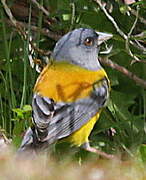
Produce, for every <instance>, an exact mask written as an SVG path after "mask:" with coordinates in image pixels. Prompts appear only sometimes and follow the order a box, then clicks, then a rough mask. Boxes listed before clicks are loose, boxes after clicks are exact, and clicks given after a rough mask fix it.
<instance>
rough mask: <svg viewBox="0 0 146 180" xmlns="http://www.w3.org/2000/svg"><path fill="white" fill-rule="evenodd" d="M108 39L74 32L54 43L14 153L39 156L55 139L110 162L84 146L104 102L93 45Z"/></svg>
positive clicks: (103, 80)
mask: <svg viewBox="0 0 146 180" xmlns="http://www.w3.org/2000/svg"><path fill="white" fill-rule="evenodd" d="M111 37H112V35H111V34H106V33H100V32H95V31H94V30H93V29H87V28H79V29H75V30H73V31H71V32H69V33H67V34H66V35H64V36H63V37H62V38H61V39H60V40H59V41H58V42H57V44H56V46H55V48H54V51H53V53H52V58H51V61H50V63H49V64H48V65H47V66H46V67H45V68H44V69H43V71H42V72H41V74H40V75H39V77H38V79H37V82H36V84H35V87H34V95H33V100H32V109H33V112H32V119H33V126H32V127H30V128H29V129H28V130H27V132H26V134H25V136H24V138H23V141H22V144H21V147H20V148H19V152H24V151H31V150H33V151H35V152H36V151H40V150H43V149H46V148H47V147H48V146H49V145H50V144H52V143H55V142H56V141H59V140H61V139H63V140H65V141H69V142H70V143H71V144H73V145H75V146H79V147H83V148H84V149H86V150H87V151H91V152H95V153H97V154H99V155H102V156H105V157H107V158H111V157H112V155H109V154H106V153H104V152H102V151H99V150H97V149H95V148H93V147H91V146H90V143H89V139H88V138H89V135H90V133H91V131H92V129H93V127H94V125H95V123H96V121H97V120H98V118H99V116H100V113H101V111H102V109H103V107H104V106H105V104H106V101H107V99H108V97H109V90H110V83H109V80H108V77H107V74H106V72H105V71H104V69H103V68H102V66H101V65H100V63H99V61H98V52H99V46H100V44H101V43H103V42H104V41H106V40H108V39H110V38H111Z"/></svg>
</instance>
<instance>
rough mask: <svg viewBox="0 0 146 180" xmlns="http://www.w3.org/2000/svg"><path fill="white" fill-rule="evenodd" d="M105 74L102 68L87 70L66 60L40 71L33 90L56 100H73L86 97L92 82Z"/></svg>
mask: <svg viewBox="0 0 146 180" xmlns="http://www.w3.org/2000/svg"><path fill="white" fill-rule="evenodd" d="M105 76H107V75H106V73H105V71H104V70H103V69H101V70H99V71H89V70H86V69H83V68H80V67H79V66H76V65H72V64H69V63H66V62H58V63H53V64H52V65H48V66H47V67H46V68H45V69H44V70H43V71H42V73H41V74H40V76H39V78H38V80H37V83H36V85H35V88H34V91H35V92H38V93H39V94H41V95H42V96H46V97H49V98H52V99H53V100H54V101H57V102H74V101H75V100H77V99H80V98H84V97H87V96H88V95H89V94H90V92H91V90H92V85H93V83H94V82H95V81H98V80H100V79H102V78H103V77H105Z"/></svg>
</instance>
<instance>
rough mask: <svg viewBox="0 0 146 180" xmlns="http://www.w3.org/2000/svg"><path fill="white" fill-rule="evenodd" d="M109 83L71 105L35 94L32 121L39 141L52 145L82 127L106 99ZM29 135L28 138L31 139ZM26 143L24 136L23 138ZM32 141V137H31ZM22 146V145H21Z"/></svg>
mask: <svg viewBox="0 0 146 180" xmlns="http://www.w3.org/2000/svg"><path fill="white" fill-rule="evenodd" d="M108 91H109V90H108V83H107V80H106V79H105V80H103V82H102V85H101V86H98V84H96V83H95V84H94V85H93V92H92V93H91V95H90V96H89V97H87V98H84V99H79V100H77V101H76V102H73V103H65V102H60V103H55V102H54V101H53V100H52V99H49V98H47V97H42V96H40V95H39V94H34V97H33V102H32V107H33V121H34V123H35V129H36V131H35V133H36V134H35V135H36V136H37V138H38V141H40V142H41V143H42V142H46V143H47V144H51V143H53V142H55V141H56V140H58V139H61V138H64V137H67V136H69V135H70V134H72V133H73V132H75V131H76V130H78V129H79V128H81V127H82V126H83V125H84V124H85V123H87V122H88V120H89V119H90V118H92V117H93V116H94V115H96V113H97V112H98V111H99V110H100V108H102V107H103V106H104V104H105V102H106V100H107V98H108ZM31 135H32V133H31V134H29V136H31ZM24 139H25V140H24V141H26V139H28V138H26V137H24ZM30 139H31V138H30ZM22 144H23V145H24V142H22Z"/></svg>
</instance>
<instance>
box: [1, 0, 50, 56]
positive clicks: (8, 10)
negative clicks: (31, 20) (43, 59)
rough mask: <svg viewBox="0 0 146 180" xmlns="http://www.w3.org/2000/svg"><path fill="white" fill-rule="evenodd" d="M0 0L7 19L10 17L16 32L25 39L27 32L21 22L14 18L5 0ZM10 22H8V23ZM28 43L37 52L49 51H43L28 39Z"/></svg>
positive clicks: (45, 53)
mask: <svg viewBox="0 0 146 180" xmlns="http://www.w3.org/2000/svg"><path fill="white" fill-rule="evenodd" d="M1 2H2V4H3V6H4V9H5V11H6V13H7V15H8V17H9V19H10V22H11V25H12V26H13V27H15V28H16V30H17V31H18V33H19V34H20V35H21V36H22V37H23V38H24V40H27V38H28V34H27V33H26V32H25V31H24V30H23V28H24V26H22V23H19V22H18V21H17V20H16V19H15V18H14V16H13V15H12V13H11V10H10V9H9V7H8V6H7V4H6V0H1ZM10 22H9V23H10ZM30 44H31V46H32V47H33V49H34V50H35V51H37V52H38V53H39V54H42V55H48V54H49V53H50V52H49V51H47V52H45V51H43V50H42V49H39V48H37V47H36V46H35V45H34V44H33V43H32V41H30Z"/></svg>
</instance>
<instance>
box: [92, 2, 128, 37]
mask: <svg viewBox="0 0 146 180" xmlns="http://www.w3.org/2000/svg"><path fill="white" fill-rule="evenodd" d="M94 1H95V2H96V3H97V4H98V5H99V7H100V8H101V10H102V11H103V12H104V14H105V15H106V17H107V18H108V19H109V20H110V21H111V22H112V24H113V25H114V27H115V29H116V30H117V32H118V33H119V34H120V35H121V36H122V37H123V38H124V39H125V40H126V39H127V38H128V37H127V35H126V34H125V33H124V32H123V31H122V30H121V29H120V28H119V26H118V25H117V23H116V21H115V20H114V18H113V17H112V16H111V15H110V14H109V13H108V12H107V10H106V9H105V7H104V6H103V4H102V3H101V1H100V0H94Z"/></svg>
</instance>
